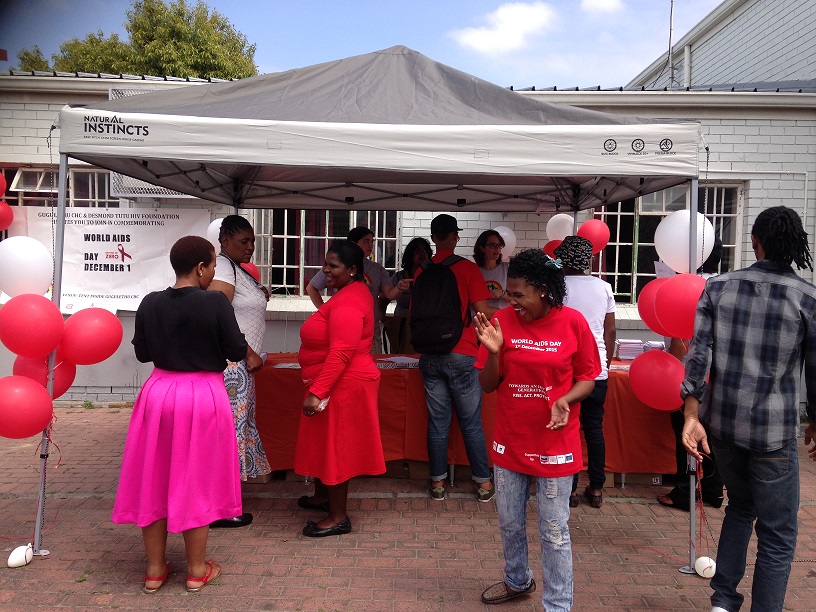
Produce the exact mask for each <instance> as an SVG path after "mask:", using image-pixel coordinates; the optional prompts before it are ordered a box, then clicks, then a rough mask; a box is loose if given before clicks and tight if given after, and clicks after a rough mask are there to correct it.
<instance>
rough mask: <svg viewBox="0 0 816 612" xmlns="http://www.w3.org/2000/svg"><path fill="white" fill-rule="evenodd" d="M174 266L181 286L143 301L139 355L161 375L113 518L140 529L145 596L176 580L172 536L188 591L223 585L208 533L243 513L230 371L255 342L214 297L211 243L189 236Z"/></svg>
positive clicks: (139, 410)
mask: <svg viewBox="0 0 816 612" xmlns="http://www.w3.org/2000/svg"><path fill="white" fill-rule="evenodd" d="M170 264H171V265H172V266H173V270H174V271H175V273H176V284H175V285H173V286H172V287H169V288H167V289H165V290H164V291H156V292H153V293H150V294H148V295H147V296H145V298H144V299H143V300H142V302H141V304H140V305H139V309H138V311H137V312H136V330H135V333H134V336H133V346H134V348H135V351H136V357H137V358H138V359H139V361H141V362H143V363H146V362H149V361H152V362H153V364H154V366H155V369H154V370H153V373H152V374H151V375H150V378H148V379H147V381H146V382H145V384H144V386H143V387H142V389H141V391H140V392H139V397H138V398H137V400H136V404H135V406H134V407H133V415H132V417H131V419H130V425H129V427H128V432H127V439H126V440H125V451H124V456H123V457H122V472H121V475H120V477H119V488H118V490H117V492H116V501H115V503H114V507H113V515H112V517H111V520H112V521H113V522H114V523H135V524H136V525H137V526H138V527H141V529H142V536H143V538H144V545H145V551H146V553H147V571H146V573H145V582H144V591H145V592H146V593H155V592H156V591H158V590H159V588H160V587H161V586H162V585H163V584H164V582H165V581H166V580H167V577H168V575H169V574H170V564H169V563H167V561H166V559H165V551H166V547H167V532H168V531H171V532H173V533H179V532H180V533H181V534H182V535H183V536H184V548H185V551H186V553H187V590H188V591H191V592H197V591H200V590H201V589H202V588H203V587H204V586H205V585H207V584H208V583H209V582H210V581H212V580H214V579H215V578H217V577H218V575H219V574H220V573H221V566H220V565H219V564H218V563H216V562H215V561H207V560H206V549H207V536H208V533H209V525H210V523H212V522H213V521H215V520H218V519H222V518H228V517H233V516H237V515H239V514H241V510H242V508H241V482H240V478H239V470H238V451H237V443H236V437H235V426H234V424H233V419H232V410H231V409H230V403H229V398H228V397H227V392H226V390H225V388H224V375H223V371H224V368H225V367H226V364H227V360H230V361H240V360H241V359H243V358H244V357H245V356H246V354H247V343H246V341H245V340H244V336H243V334H242V333H241V331H240V330H239V328H238V323H237V322H236V320H235V314H234V312H233V309H232V306H231V305H230V303H229V300H228V299H227V298H226V296H225V295H224V294H222V293H220V292H212V291H206V288H207V286H208V285H209V284H210V281H212V279H213V276H214V274H215V250H214V249H213V246H212V244H210V242H209V241H207V240H205V239H204V238H201V237H199V236H186V237H184V238H181V239H180V240H178V241H177V242H176V243H175V244H174V245H173V247H172V249H170Z"/></svg>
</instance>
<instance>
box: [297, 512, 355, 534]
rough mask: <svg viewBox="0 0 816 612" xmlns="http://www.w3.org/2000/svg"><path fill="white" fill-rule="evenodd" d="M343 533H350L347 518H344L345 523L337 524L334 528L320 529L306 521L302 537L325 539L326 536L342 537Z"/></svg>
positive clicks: (349, 523)
mask: <svg viewBox="0 0 816 612" xmlns="http://www.w3.org/2000/svg"><path fill="white" fill-rule="evenodd" d="M345 533H351V521H350V520H349V517H346V520H345V521H343V522H342V523H338V524H337V525H335V526H334V527H326V528H325V529H321V528H320V527H318V526H317V523H314V522H312V521H308V522H307V523H306V526H305V527H304V528H303V535H305V536H306V537H307V538H325V537H326V536H333V535H343V534H345Z"/></svg>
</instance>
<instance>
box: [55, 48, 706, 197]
mask: <svg viewBox="0 0 816 612" xmlns="http://www.w3.org/2000/svg"><path fill="white" fill-rule="evenodd" d="M699 143H700V126H699V124H698V123H693V122H685V123H683V122H680V123H666V122H653V121H647V120H640V119H636V118H632V117H621V116H615V115H610V114H606V113H599V112H595V111H588V110H583V109H579V108H573V107H570V106H561V105H554V104H548V103H545V102H540V101H538V100H535V99H532V98H530V97H525V96H521V95H519V94H517V93H514V92H513V91H510V90H507V89H504V88H502V87H499V86H497V85H494V84H492V83H488V82H487V81H483V80H481V79H478V78H476V77H473V76H471V75H468V74H465V73H463V72H460V71H458V70H455V69H453V68H450V67H448V66H445V65H443V64H439V63H437V62H434V61H433V60H431V59H429V58H427V57H425V56H423V55H422V54H420V53H417V52H416V51H412V50H411V49H407V48H406V47H392V48H390V49H386V50H383V51H378V52H375V53H369V54H366V55H360V56H356V57H351V58H347V59H343V60H338V61H334V62H327V63H325V64H319V65H316V66H311V67H307V68H301V69H296V70H289V71H287V72H281V73H277V74H269V75H263V76H259V77H253V78H249V79H244V80H240V81H235V82H225V83H212V84H207V85H200V86H195V87H184V88H179V89H174V90H169V91H162V92H156V93H148V94H144V95H140V96H130V97H126V98H123V99H120V100H116V101H110V102H104V103H99V104H92V105H88V106H80V107H77V106H74V107H65V108H64V109H63V110H62V112H61V113H60V152H61V153H64V154H66V155H68V156H70V157H73V158H75V159H79V160H82V161H85V162H88V163H90V164H93V165H96V166H99V167H102V168H108V169H110V170H114V171H116V172H120V173H122V174H125V175H128V176H132V177H135V178H138V179H141V180H144V181H147V182H149V183H153V184H155V185H160V186H162V187H167V188H169V189H173V190H175V191H179V192H181V193H185V194H189V195H191V196H195V197H199V198H203V199H206V200H212V201H214V202H219V203H223V204H231V205H234V206H237V207H242V208H270V207H275V208H333V207H343V208H348V207H349V206H352V207H354V208H355V209H360V210H406V209H414V210H447V211H455V210H468V211H497V210H500V211H507V212H511V211H525V212H539V213H540V212H548V211H554V210H556V209H560V210H582V209H586V208H591V207H595V206H599V205H602V204H605V203H607V202H618V201H621V200H624V199H628V198H632V197H635V196H637V195H640V194H643V193H649V192H652V191H658V190H660V189H665V188H667V187H670V186H672V185H676V184H679V183H682V182H684V181H687V180H689V179H690V178H694V177H696V176H697V175H698V148H699Z"/></svg>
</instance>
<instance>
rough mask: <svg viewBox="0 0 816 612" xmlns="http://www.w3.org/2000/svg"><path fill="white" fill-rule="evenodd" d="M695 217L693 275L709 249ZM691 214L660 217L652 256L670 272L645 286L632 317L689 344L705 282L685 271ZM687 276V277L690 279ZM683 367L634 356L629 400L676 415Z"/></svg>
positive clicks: (704, 228) (709, 230)
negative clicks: (658, 259) (637, 400)
mask: <svg viewBox="0 0 816 612" xmlns="http://www.w3.org/2000/svg"><path fill="white" fill-rule="evenodd" d="M696 214H697V242H696V244H697V245H698V248H697V249H696V251H695V254H694V269H693V270H694V271H696V270H697V268H699V267H700V265H702V263H703V261H705V260H706V259H707V258H708V256H709V255H710V254H711V251H712V249H713V248H714V226H713V225H711V222H710V221H709V220H708V219H706V218H705V217H704V216H703V215H702V214H700V213H696ZM690 226H691V211H689V210H678V211H676V212H673V213H671V214H670V215H668V216H666V217H665V218H664V219H663V220H662V221H661V222H660V224H659V225H658V226H657V229H656V230H655V236H654V242H655V250H657V254H658V256H659V257H660V259H661V260H663V262H664V263H665V264H666V265H667V266H669V267H670V268H671V269H672V270H674V271H675V272H678V274H676V275H675V276H671V277H669V278H657V279H655V280H653V281H650V282H649V283H647V284H646V286H645V287H643V289H642V290H641V292H640V295H638V302H637V305H638V313H639V314H640V318H641V320H642V321H643V322H644V323H645V324H646V326H647V327H648V328H649V329H650V330H652V331H653V332H655V333H656V334H658V335H660V336H667V337H671V338H681V339H684V340H688V339H690V338H691V337H692V336H693V335H694V315H695V312H696V310H697V302H698V301H699V300H700V295H701V294H702V293H703V289H704V288H705V279H704V278H702V277H701V276H697V275H696V274H694V273H693V271H692V270H691V269H690V267H689V252H690V251H689V233H690ZM690 272H692V273H690ZM683 374H684V371H683V364H682V363H680V360H679V359H677V357H674V356H673V355H670V354H668V353H663V352H662V351H649V352H646V353H643V354H642V355H638V356H637V357H636V358H635V359H634V361H632V365H631V366H630V367H629V384H630V386H631V387H632V392H633V393H634V394H635V396H636V397H637V398H638V399H639V400H640V401H641V402H643V403H644V404H646V405H647V406H651V407H652V408H657V409H659V410H676V409H678V408H680V406H681V405H682V403H683V400H682V399H681V398H680V383H682V382H683Z"/></svg>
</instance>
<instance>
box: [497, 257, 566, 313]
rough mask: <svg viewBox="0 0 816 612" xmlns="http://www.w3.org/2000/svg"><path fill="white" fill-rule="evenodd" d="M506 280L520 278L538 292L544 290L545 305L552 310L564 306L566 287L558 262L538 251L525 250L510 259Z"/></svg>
mask: <svg viewBox="0 0 816 612" xmlns="http://www.w3.org/2000/svg"><path fill="white" fill-rule="evenodd" d="M507 278H520V279H522V280H524V281H526V282H527V283H528V284H530V285H532V286H533V287H535V288H536V289H538V290H541V291H542V292H543V290H544V289H545V288H546V291H547V303H548V304H549V305H550V306H552V307H554V308H561V306H563V305H564V295H566V293H567V285H566V283H564V271H563V270H562V269H561V263H560V260H555V259H553V258H552V257H550V256H549V255H547V254H546V253H545V252H544V251H542V250H540V249H525V250H523V251H522V252H521V253H518V254H517V255H514V256H513V257H511V258H510V265H509V266H508V268H507Z"/></svg>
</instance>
